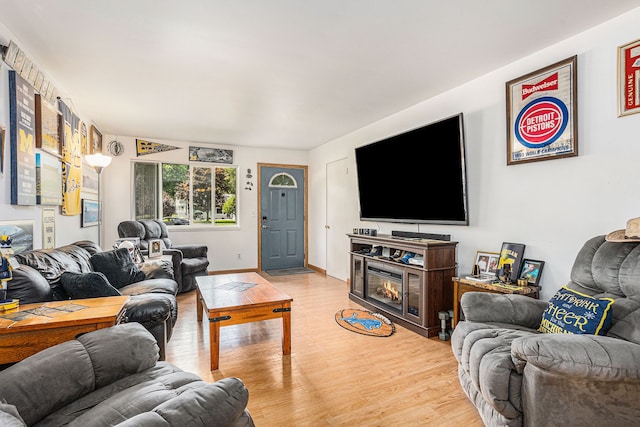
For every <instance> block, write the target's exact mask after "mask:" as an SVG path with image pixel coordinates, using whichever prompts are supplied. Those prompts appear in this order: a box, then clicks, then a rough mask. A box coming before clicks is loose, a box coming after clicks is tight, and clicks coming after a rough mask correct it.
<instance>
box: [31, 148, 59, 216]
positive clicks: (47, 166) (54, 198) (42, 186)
mask: <svg viewBox="0 0 640 427" xmlns="http://www.w3.org/2000/svg"><path fill="white" fill-rule="evenodd" d="M36 202H37V204H39V205H55V206H60V205H61V204H62V162H60V159H58V158H56V157H54V156H52V155H50V154H47V153H36Z"/></svg>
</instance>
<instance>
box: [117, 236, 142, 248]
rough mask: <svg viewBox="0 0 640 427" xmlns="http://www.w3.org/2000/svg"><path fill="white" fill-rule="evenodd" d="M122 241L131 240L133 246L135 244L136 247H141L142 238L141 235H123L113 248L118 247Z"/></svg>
mask: <svg viewBox="0 0 640 427" xmlns="http://www.w3.org/2000/svg"><path fill="white" fill-rule="evenodd" d="M122 242H131V243H133V246H135V247H136V248H139V247H140V238H139V237H122V238H120V239H117V240H116V242H115V243H114V245H113V249H118V247H119V246H120V244H121V243H122Z"/></svg>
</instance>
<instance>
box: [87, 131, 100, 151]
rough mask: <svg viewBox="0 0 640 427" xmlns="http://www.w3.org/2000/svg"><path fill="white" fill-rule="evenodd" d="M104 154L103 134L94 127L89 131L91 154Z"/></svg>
mask: <svg viewBox="0 0 640 427" xmlns="http://www.w3.org/2000/svg"><path fill="white" fill-rule="evenodd" d="M95 153H102V133H100V131H99V130H98V128H96V127H95V126H94V125H91V128H90V130H89V154H95Z"/></svg>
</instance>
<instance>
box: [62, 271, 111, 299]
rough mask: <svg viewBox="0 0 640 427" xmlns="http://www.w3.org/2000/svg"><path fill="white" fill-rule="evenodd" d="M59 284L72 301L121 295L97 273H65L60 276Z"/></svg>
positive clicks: (104, 277) (102, 275)
mask: <svg viewBox="0 0 640 427" xmlns="http://www.w3.org/2000/svg"><path fill="white" fill-rule="evenodd" d="M60 284H61V285H62V288H63V289H64V290H65V292H66V293H67V295H69V297H71V298H72V299H82V298H99V297H116V296H120V295H122V294H121V293H120V291H118V290H117V289H116V288H114V287H113V286H111V284H110V283H109V280H108V279H107V277H106V276H105V275H104V274H102V273H100V272H99V271H92V272H91V273H71V272H68V271H67V272H66V273H63V274H62V276H60Z"/></svg>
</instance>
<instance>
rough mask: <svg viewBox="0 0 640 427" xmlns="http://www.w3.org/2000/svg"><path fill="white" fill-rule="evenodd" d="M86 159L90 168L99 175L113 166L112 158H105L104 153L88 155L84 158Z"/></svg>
mask: <svg viewBox="0 0 640 427" xmlns="http://www.w3.org/2000/svg"><path fill="white" fill-rule="evenodd" d="M84 159H85V161H86V162H87V163H88V164H89V166H93V168H94V169H95V170H96V172H98V173H100V172H102V169H104V168H106V167H107V166H109V165H110V164H111V156H105V155H104V154H102V153H96V154H87V155H86V156H84Z"/></svg>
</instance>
